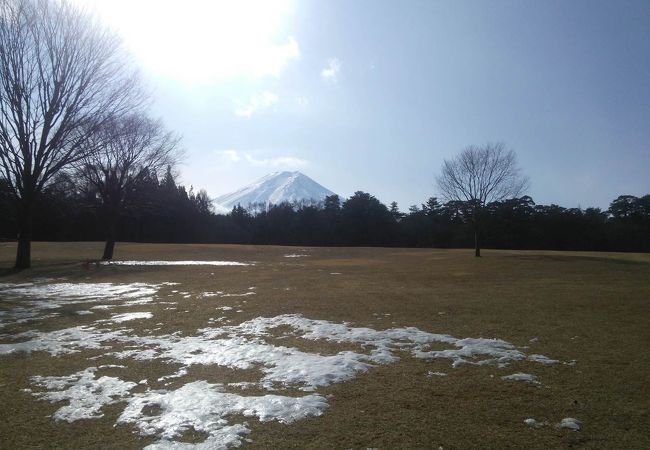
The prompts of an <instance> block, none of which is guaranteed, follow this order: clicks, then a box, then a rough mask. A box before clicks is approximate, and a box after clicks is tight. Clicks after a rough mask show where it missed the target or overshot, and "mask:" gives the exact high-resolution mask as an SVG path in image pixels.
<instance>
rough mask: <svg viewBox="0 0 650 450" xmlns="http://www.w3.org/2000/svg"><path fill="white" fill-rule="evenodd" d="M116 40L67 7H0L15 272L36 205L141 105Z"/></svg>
mask: <svg viewBox="0 0 650 450" xmlns="http://www.w3.org/2000/svg"><path fill="white" fill-rule="evenodd" d="M142 99H143V96H142V94H141V90H140V89H139V82H138V77H137V75H136V74H135V72H134V71H133V70H131V69H130V65H129V63H128V60H127V58H126V57H125V54H124V52H123V51H122V48H121V43H120V40H119V39H118V38H117V37H116V36H115V34H113V33H112V32H111V31H109V30H108V29H107V28H106V27H104V26H103V25H101V24H100V23H99V22H98V21H97V20H96V19H94V18H93V17H92V16H90V15H89V14H87V13H85V12H83V11H81V10H79V9H77V8H75V7H73V6H72V5H71V4H69V3H67V2H66V1H55V0H0V176H1V177H3V178H5V179H6V180H7V182H8V183H9V186H10V188H11V190H12V192H13V194H14V196H15V198H16V200H17V203H16V204H17V206H18V210H19V221H20V223H19V227H20V235H19V242H18V254H17V258H16V267H29V264H30V262H29V260H30V251H29V248H30V246H29V241H30V240H31V209H32V208H33V205H34V199H35V197H37V196H38V195H39V193H40V192H41V191H42V190H43V188H44V187H45V186H46V185H47V183H48V182H49V181H50V180H52V178H53V177H54V176H55V175H56V174H57V172H59V171H60V170H61V169H62V168H64V167H65V166H67V165H69V164H71V163H73V162H75V161H78V160H80V159H82V158H83V157H84V156H85V155H86V154H87V152H90V151H93V150H94V149H92V148H91V147H89V146H87V145H82V144H83V143H84V141H85V139H86V138H87V136H88V134H89V133H90V134H92V133H94V132H95V131H96V130H98V129H99V127H101V125H102V124H103V123H104V122H105V121H106V120H107V118H109V117H114V116H119V115H120V114H123V113H126V112H129V111H131V110H132V109H133V108H134V107H136V106H137V105H139V104H140V103H141V102H142Z"/></svg>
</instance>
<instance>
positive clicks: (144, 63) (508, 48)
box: [77, 0, 650, 210]
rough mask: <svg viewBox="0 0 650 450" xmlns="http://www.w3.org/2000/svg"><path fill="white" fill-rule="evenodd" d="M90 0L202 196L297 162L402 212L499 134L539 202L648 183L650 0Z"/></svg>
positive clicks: (634, 189)
mask: <svg viewBox="0 0 650 450" xmlns="http://www.w3.org/2000/svg"><path fill="white" fill-rule="evenodd" d="M77 1H78V2H81V3H90V4H92V5H94V6H93V7H94V8H96V9H97V10H98V11H99V14H100V15H101V16H102V17H103V18H104V19H105V20H106V22H107V23H108V24H109V25H111V26H112V27H114V28H116V29H117V30H118V31H119V32H120V33H121V34H122V35H123V38H124V41H125V44H126V45H127V47H129V48H130V49H131V51H132V52H133V54H134V58H135V60H136V61H137V62H138V63H139V65H140V67H141V69H142V72H143V75H144V76H145V78H146V80H147V82H148V83H149V86H150V87H151V89H152V91H153V93H154V96H155V103H154V114H155V115H159V116H162V117H163V119H164V121H165V123H166V124H167V126H168V127H169V128H170V129H173V130H176V131H177V132H178V133H180V134H181V135H182V136H183V139H184V140H183V142H184V146H185V148H186V151H187V158H186V161H185V164H184V165H183V166H181V181H182V182H183V183H185V184H187V185H190V184H191V185H194V186H195V188H205V189H207V191H208V193H209V194H210V195H211V196H213V197H214V196H218V195H220V194H223V193H227V192H230V191H232V190H235V189H237V188H239V187H241V186H243V185H245V184H248V183H250V182H251V181H254V180H255V179H257V178H259V177H261V176H263V175H265V174H267V173H269V172H273V171H279V170H300V171H302V172H304V173H305V174H307V175H309V176H311V177H312V178H314V179H315V180H316V181H318V182H319V183H321V184H323V185H324V186H326V187H327V188H329V189H331V190H333V191H335V192H337V193H339V194H340V195H342V196H349V195H351V194H352V193H353V192H354V191H356V190H363V191H366V192H370V193H372V194H373V195H375V196H377V197H378V198H379V199H380V200H382V201H383V202H385V203H388V202H390V201H393V200H396V201H397V202H398V203H399V205H400V208H401V209H402V210H406V209H407V208H408V206H409V205H412V204H420V203H423V202H425V201H426V199H427V198H428V197H430V196H435V195H436V193H437V192H436V186H435V181H434V180H435V175H436V174H437V173H438V171H439V169H440V166H441V163H442V160H443V159H444V158H449V157H452V156H453V155H454V154H456V153H458V152H459V151H460V150H462V148H463V147H465V146H467V145H469V144H482V143H485V142H488V141H504V142H506V144H507V145H508V146H509V147H510V148H512V149H514V150H515V151H516V152H517V154H518V156H519V161H520V164H521V166H522V168H523V169H524V171H525V173H526V174H527V175H528V176H529V177H530V179H531V189H530V191H529V194H530V195H531V196H532V197H533V199H534V200H535V201H536V202H538V203H544V204H549V203H557V204H560V205H563V206H570V207H573V206H582V207H586V206H600V207H607V205H608V204H609V202H610V201H611V200H613V199H614V198H615V197H616V196H617V195H619V194H633V195H643V194H648V193H650V177H649V176H648V171H649V169H650V1H647V0H640V1H627V0H625V1H613V0H612V1H607V2H602V1H596V0H585V1H578V0H565V1H546V0H544V1H542V0H534V1H522V0H516V1H478V0H477V1H458V0H454V1H451V0H450V1H445V2H439V1H433V0H424V1H390V2H382V1H377V0H369V1H359V0H341V1H334V0H327V1H320V0H313V1H299V2H298V1H296V2H291V1H271V0H260V1H253V2H246V1H241V0H238V1H234V0H233V1H232V2H230V3H224V2H216V1H187V0H186V1H177V2H173V1H159V0H158V1H154V0H150V1H143V0H141V1H136V0H128V1H127V0H98V1H92V0H87V1H84V0H77Z"/></svg>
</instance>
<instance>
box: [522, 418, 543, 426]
mask: <svg viewBox="0 0 650 450" xmlns="http://www.w3.org/2000/svg"><path fill="white" fill-rule="evenodd" d="M524 423H525V424H526V425H528V426H529V427H531V428H542V427H544V426H546V425H548V422H538V421H537V420H535V419H533V418H532V417H529V418H528V419H526V420H524Z"/></svg>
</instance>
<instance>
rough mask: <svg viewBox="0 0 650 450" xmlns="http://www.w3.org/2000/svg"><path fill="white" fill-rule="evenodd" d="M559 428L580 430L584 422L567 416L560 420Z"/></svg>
mask: <svg viewBox="0 0 650 450" xmlns="http://www.w3.org/2000/svg"><path fill="white" fill-rule="evenodd" d="M557 428H560V429H562V428H566V429H569V430H573V431H580V428H582V422H580V421H579V420H578V419H574V418H573V417H565V418H564V419H562V420H561V421H560V423H559V424H557Z"/></svg>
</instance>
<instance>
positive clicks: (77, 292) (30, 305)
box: [0, 282, 167, 328]
mask: <svg viewBox="0 0 650 450" xmlns="http://www.w3.org/2000/svg"><path fill="white" fill-rule="evenodd" d="M166 284H167V283H161V284H148V283H121V284H114V283H49V284H48V283H43V282H38V283H22V284H8V283H0V298H3V299H4V300H8V301H14V300H21V302H22V304H24V305H26V306H16V307H13V308H11V309H9V310H3V311H0V328H2V327H6V326H7V325H10V324H19V323H25V322H30V321H34V320H43V319H47V318H50V317H53V316H54V315H56V314H58V313H56V312H52V310H55V309H58V308H61V307H64V306H66V305H72V304H81V303H106V302H113V303H115V304H103V305H97V306H94V307H92V308H91V309H110V308H113V307H114V306H118V305H120V304H121V305H124V306H132V305H138V304H144V303H150V302H152V301H153V296H154V295H155V294H156V293H157V292H158V290H159V289H160V287H161V286H163V285H166ZM91 313H92V312H91V311H87V310H84V311H83V312H82V311H80V312H79V314H82V315H83V314H91Z"/></svg>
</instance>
